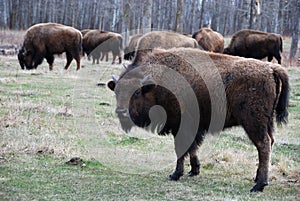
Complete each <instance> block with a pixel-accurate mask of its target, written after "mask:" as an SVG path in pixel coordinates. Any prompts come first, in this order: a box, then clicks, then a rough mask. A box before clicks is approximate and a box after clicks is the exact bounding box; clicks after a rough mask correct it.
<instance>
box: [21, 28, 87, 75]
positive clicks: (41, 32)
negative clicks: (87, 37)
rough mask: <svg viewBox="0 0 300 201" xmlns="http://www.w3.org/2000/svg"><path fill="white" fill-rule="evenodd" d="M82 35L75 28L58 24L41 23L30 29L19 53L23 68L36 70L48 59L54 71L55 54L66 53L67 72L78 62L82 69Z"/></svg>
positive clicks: (78, 67)
mask: <svg viewBox="0 0 300 201" xmlns="http://www.w3.org/2000/svg"><path fill="white" fill-rule="evenodd" d="M81 46H82V35H81V33H80V31H78V30H77V29H75V28H72V27H69V26H65V25H62V24H56V23H41V24H36V25H34V26H32V27H30V28H29V29H28V30H27V31H26V34H25V37H24V42H23V46H22V48H21V49H20V51H19V53H18V60H19V63H20V65H21V68H22V69H24V67H26V69H28V70H29V69H36V68H37V66H38V65H40V64H41V63H42V62H43V59H44V58H46V60H47V62H48V64H49V69H50V70H53V62H54V55H55V54H62V53H63V52H66V57H67V64H66V66H65V69H66V70H67V69H68V68H69V66H70V64H71V62H72V60H73V58H74V59H75V60H76V63H77V70H79V69H80V54H81Z"/></svg>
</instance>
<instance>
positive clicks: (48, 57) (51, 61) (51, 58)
mask: <svg viewBox="0 0 300 201" xmlns="http://www.w3.org/2000/svg"><path fill="white" fill-rule="evenodd" d="M46 60H47V63H48V64H49V70H50V71H51V70H53V63H54V56H53V55H48V56H46Z"/></svg>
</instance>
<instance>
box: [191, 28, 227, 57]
mask: <svg viewBox="0 0 300 201" xmlns="http://www.w3.org/2000/svg"><path fill="white" fill-rule="evenodd" d="M192 37H193V38H195V39H196V41H197V42H198V44H199V46H200V47H201V48H202V49H203V50H206V51H210V52H219V53H222V52H223V50H224V38H223V36H222V35H221V34H220V33H218V32H216V31H213V30H212V29H210V28H201V29H199V30H198V31H197V32H195V33H194V34H193V35H192Z"/></svg>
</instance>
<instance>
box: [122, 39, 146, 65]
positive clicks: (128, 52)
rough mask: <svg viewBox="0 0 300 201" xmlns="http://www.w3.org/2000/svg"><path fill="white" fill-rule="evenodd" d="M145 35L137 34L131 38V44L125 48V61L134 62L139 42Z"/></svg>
mask: <svg viewBox="0 0 300 201" xmlns="http://www.w3.org/2000/svg"><path fill="white" fill-rule="evenodd" d="M142 35H143V34H136V35H134V36H132V37H131V39H130V41H129V44H128V46H127V47H125V48H124V59H125V60H132V59H133V58H134V56H135V48H136V46H137V43H138V40H139V39H140V38H141V37H142Z"/></svg>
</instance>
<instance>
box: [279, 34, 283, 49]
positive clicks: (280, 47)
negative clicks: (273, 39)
mask: <svg viewBox="0 0 300 201" xmlns="http://www.w3.org/2000/svg"><path fill="white" fill-rule="evenodd" d="M282 44H283V43H282V37H281V36H280V46H279V50H280V52H282Z"/></svg>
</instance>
